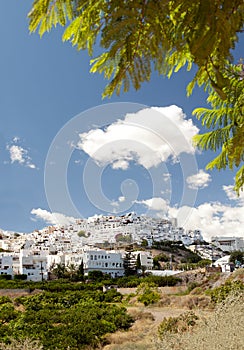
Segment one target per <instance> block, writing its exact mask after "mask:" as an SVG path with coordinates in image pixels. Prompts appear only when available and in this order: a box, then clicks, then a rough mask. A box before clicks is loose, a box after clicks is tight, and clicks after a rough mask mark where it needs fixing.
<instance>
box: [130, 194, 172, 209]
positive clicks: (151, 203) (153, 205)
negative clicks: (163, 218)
mask: <svg viewBox="0 0 244 350" xmlns="http://www.w3.org/2000/svg"><path fill="white" fill-rule="evenodd" d="M136 203H137V204H143V205H145V206H146V207H147V208H148V209H149V210H154V211H162V212H167V211H168V208H169V207H168V204H167V201H166V200H165V199H163V198H161V197H154V198H150V199H146V200H142V201H136Z"/></svg>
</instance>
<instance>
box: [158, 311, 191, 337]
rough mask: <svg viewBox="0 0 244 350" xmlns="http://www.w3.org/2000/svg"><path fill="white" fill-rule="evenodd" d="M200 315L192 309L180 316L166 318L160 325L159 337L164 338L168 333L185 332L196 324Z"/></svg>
mask: <svg viewBox="0 0 244 350" xmlns="http://www.w3.org/2000/svg"><path fill="white" fill-rule="evenodd" d="M197 320H198V316H197V315H196V314H195V313H194V312H192V311H190V312H186V313H184V314H181V315H180V316H178V317H169V318H164V319H163V321H162V322H161V323H160V325H159V327H158V333H159V337H160V338H163V337H164V336H165V335H166V334H167V333H183V332H186V331H189V330H190V329H191V328H192V327H194V326H195V325H196V321H197Z"/></svg>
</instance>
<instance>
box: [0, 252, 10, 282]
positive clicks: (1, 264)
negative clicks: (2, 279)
mask: <svg viewBox="0 0 244 350" xmlns="http://www.w3.org/2000/svg"><path fill="white" fill-rule="evenodd" d="M0 275H11V276H12V277H13V257H12V255H11V253H0Z"/></svg>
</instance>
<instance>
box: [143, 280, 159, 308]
mask: <svg viewBox="0 0 244 350" xmlns="http://www.w3.org/2000/svg"><path fill="white" fill-rule="evenodd" d="M137 295H138V298H137V300H138V301H140V302H141V303H143V304H144V305H145V306H148V305H150V304H154V303H156V302H157V301H159V299H160V294H159V293H158V291H157V288H156V285H155V284H153V283H151V284H150V283H146V282H143V283H141V284H140V285H139V286H138V288H137Z"/></svg>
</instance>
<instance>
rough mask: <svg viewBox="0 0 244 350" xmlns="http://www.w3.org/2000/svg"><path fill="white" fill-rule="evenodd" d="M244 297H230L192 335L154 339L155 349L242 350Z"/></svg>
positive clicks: (241, 295)
mask: <svg viewBox="0 0 244 350" xmlns="http://www.w3.org/2000/svg"><path fill="white" fill-rule="evenodd" d="M243 299H244V296H243V294H239V295H238V296H233V295H232V296H230V297H229V298H228V299H227V300H226V302H225V303H224V304H222V305H221V306H219V307H218V309H217V310H216V311H215V312H214V313H213V314H212V315H211V316H210V317H209V318H208V320H205V319H202V320H201V322H200V323H199V325H198V326H197V328H196V329H195V330H193V331H192V332H187V333H184V334H175V335H171V334H168V335H167V336H166V337H165V338H164V339H163V340H162V341H159V340H158V339H156V338H154V350H159V349H160V350H161V349H164V350H243V349H244V327H243V324H244V300H243Z"/></svg>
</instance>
